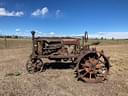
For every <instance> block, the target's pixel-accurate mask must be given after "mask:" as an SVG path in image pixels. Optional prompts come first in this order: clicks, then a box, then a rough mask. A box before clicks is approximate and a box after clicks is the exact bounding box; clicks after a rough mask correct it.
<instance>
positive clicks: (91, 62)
mask: <svg viewBox="0 0 128 96" xmlns="http://www.w3.org/2000/svg"><path fill="white" fill-rule="evenodd" d="M108 72H109V61H108V59H107V58H106V57H105V56H104V54H101V53H99V52H89V53H87V54H86V55H84V56H83V57H82V58H81V60H80V62H79V63H78V66H77V68H76V74H77V76H76V77H77V78H78V80H82V81H84V82H102V81H104V80H106V79H107V74H108Z"/></svg>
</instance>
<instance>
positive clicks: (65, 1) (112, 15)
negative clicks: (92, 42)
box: [0, 0, 128, 38]
mask: <svg viewBox="0 0 128 96" xmlns="http://www.w3.org/2000/svg"><path fill="white" fill-rule="evenodd" d="M31 30H36V31H37V34H38V35H42V36H74V35H82V34H83V33H84V31H88V32H89V36H90V37H101V36H103V37H106V38H111V37H115V38H128V0H0V34H3V35H4V34H6V35H27V36H28V35H31V34H30V31H31Z"/></svg>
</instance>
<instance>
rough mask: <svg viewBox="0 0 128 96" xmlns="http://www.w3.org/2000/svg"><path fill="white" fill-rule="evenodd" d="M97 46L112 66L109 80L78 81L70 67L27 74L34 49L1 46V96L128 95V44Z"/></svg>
mask: <svg viewBox="0 0 128 96" xmlns="http://www.w3.org/2000/svg"><path fill="white" fill-rule="evenodd" d="M97 48H98V50H100V49H104V51H105V53H106V54H107V55H109V56H110V57H111V58H110V62H111V65H112V68H111V71H110V75H109V77H108V80H107V81H105V82H104V83H97V84H90V83H83V82H81V81H77V80H76V78H74V76H75V75H74V70H73V69H70V68H66V69H58V68H54V69H48V70H46V71H45V72H42V73H36V74H28V73H27V71H26V69H25V63H26V61H27V59H28V56H29V55H30V53H31V48H17V49H14V48H13V49H0V96H128V44H120V45H119V44H118V45H104V46H97Z"/></svg>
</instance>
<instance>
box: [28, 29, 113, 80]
mask: <svg viewBox="0 0 128 96" xmlns="http://www.w3.org/2000/svg"><path fill="white" fill-rule="evenodd" d="M31 33H32V54H31V55H30V58H29V60H28V61H27V63H26V69H27V71H28V72H29V73H35V72H42V71H44V70H46V69H45V63H44V59H48V60H49V63H50V60H55V61H57V62H58V61H59V62H69V61H71V62H72V63H73V64H74V66H75V67H74V69H75V70H74V72H75V77H76V78H77V80H82V81H84V82H103V81H104V80H107V76H108V74H109V69H110V64H109V58H108V57H106V56H105V54H104V51H103V50H102V51H97V50H96V48H91V47H90V45H88V44H87V41H88V34H87V32H85V34H84V36H82V37H79V38H78V37H35V31H32V32H31Z"/></svg>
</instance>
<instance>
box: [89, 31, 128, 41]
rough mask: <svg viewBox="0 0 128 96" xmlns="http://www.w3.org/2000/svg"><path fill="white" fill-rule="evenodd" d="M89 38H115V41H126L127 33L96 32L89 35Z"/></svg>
mask: <svg viewBox="0 0 128 96" xmlns="http://www.w3.org/2000/svg"><path fill="white" fill-rule="evenodd" d="M89 37H92V38H96V37H97V38H101V37H104V38H109V39H111V38H116V39H128V32H96V33H92V34H89Z"/></svg>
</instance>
